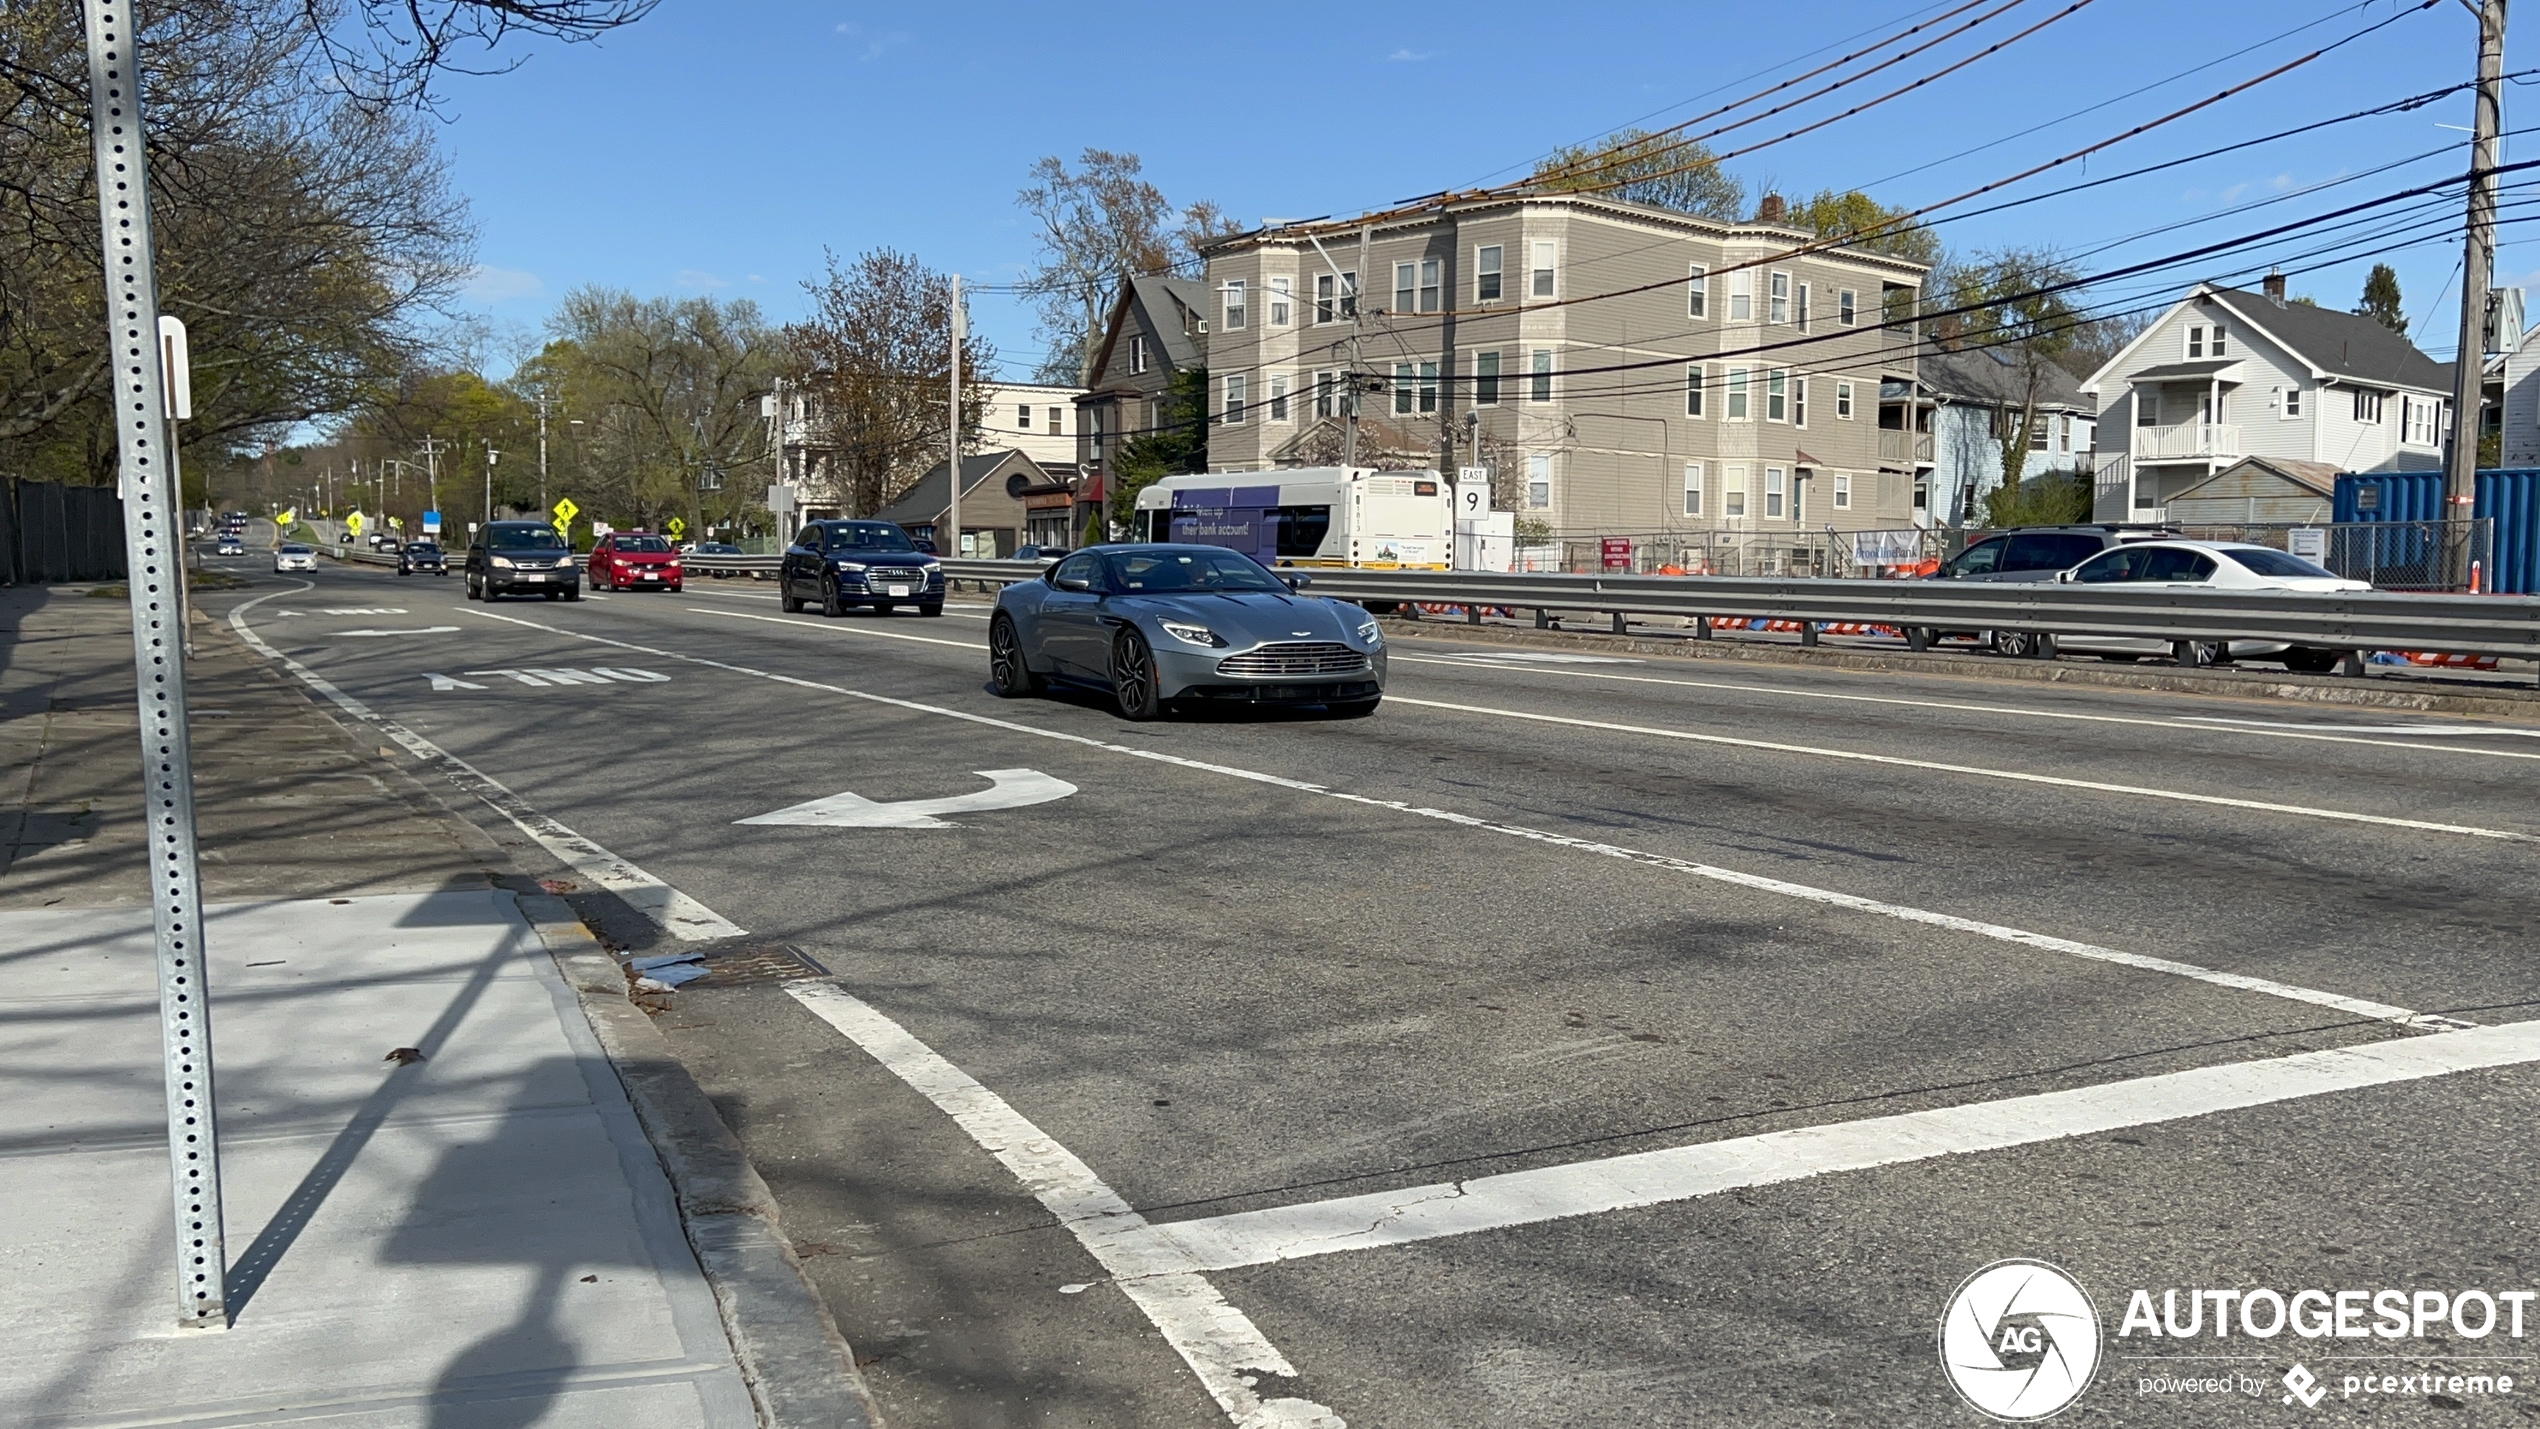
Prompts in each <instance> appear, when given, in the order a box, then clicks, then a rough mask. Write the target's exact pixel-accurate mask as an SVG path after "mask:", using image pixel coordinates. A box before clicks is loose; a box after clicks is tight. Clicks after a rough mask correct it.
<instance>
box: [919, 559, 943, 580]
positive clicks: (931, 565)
mask: <svg viewBox="0 0 2540 1429" xmlns="http://www.w3.org/2000/svg"><path fill="white" fill-rule="evenodd" d="M943 568H944V565H943V562H941V561H928V562H927V563H926V564H925V565H923V566H921V567H919V569H921V570H923V571H925V572H926V574H928V575H930V576H931V575H933V574H935V573H936V572H937V571H940V570H942V569H943Z"/></svg>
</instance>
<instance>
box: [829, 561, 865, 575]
mask: <svg viewBox="0 0 2540 1429" xmlns="http://www.w3.org/2000/svg"><path fill="white" fill-rule="evenodd" d="M830 564H831V565H834V566H836V567H837V568H838V569H839V570H841V571H843V572H846V573H848V574H850V575H852V574H856V573H859V572H861V571H863V569H864V562H862V561H832V562H830Z"/></svg>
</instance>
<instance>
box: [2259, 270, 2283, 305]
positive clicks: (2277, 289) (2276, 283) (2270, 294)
mask: <svg viewBox="0 0 2540 1429" xmlns="http://www.w3.org/2000/svg"><path fill="white" fill-rule="evenodd" d="M2264 287H2265V288H2266V293H2267V301H2268V302H2270V303H2273V304H2275V305H2276V306H2277V307H2279V308H2280V307H2283V306H2284V275H2283V274H2282V273H2269V274H2268V275H2267V281H2266V283H2265V284H2264Z"/></svg>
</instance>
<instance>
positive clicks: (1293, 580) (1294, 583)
mask: <svg viewBox="0 0 2540 1429" xmlns="http://www.w3.org/2000/svg"><path fill="white" fill-rule="evenodd" d="M1279 579H1281V580H1283V581H1286V582H1287V583H1288V589H1290V590H1303V589H1305V588H1306V587H1307V586H1310V585H1312V584H1314V577H1312V576H1309V575H1307V574H1306V573H1305V572H1303V571H1281V572H1280V573H1279Z"/></svg>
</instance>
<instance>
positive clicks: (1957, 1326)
mask: <svg viewBox="0 0 2540 1429" xmlns="http://www.w3.org/2000/svg"><path fill="white" fill-rule="evenodd" d="M1940 1364H1941V1368H1942V1369H1943V1370H1945V1371H1947V1373H1948V1375H1949V1383H1950V1385H1951V1386H1952V1387H1954V1388H1955V1389H1956V1390H1957V1391H1958V1395H1959V1397H1960V1398H1962V1399H1964V1400H1966V1401H1967V1403H1968V1404H1969V1405H1971V1406H1973V1407H1974V1408H1975V1410H1976V1411H1977V1412H1978V1413H1980V1414H1984V1415H1987V1416H1990V1417H1991V1418H1995V1419H1999V1420H2003V1421H2005V1422H2006V1423H2013V1424H2023V1423H2029V1422H2032V1421H2035V1420H2039V1419H2046V1418H2049V1417H2052V1416H2053V1415H2055V1414H2058V1413H2061V1412H2062V1411H2063V1410H2064V1409H2066V1408H2067V1407H2069V1406H2070V1405H2071V1404H2072V1402H2073V1401H2074V1400H2076V1399H2079V1398H2081V1394H2082V1391H2083V1390H2086V1389H2088V1388H2089V1387H2090V1380H2091V1376H2093V1375H2095V1374H2097V1373H2098V1371H2099V1310H2098V1307H2097V1306H2095V1305H2093V1304H2092V1303H2091V1301H2090V1293H2089V1292H2088V1291H2086V1290H2084V1289H2082V1288H2081V1282H2079V1281H2077V1280H2075V1279H2073V1278H2072V1277H2071V1276H2069V1275H2066V1274H2065V1273H2064V1272H2063V1271H2061V1270H2059V1269H2057V1268H2056V1267H2054V1266H2052V1265H2048V1264H2047V1263H2046V1262H2044V1261H2042V1260H1997V1261H1995V1262H1994V1263H1993V1264H1991V1265H1988V1266H1986V1267H1985V1268H1984V1269H1982V1270H1979V1271H1977V1272H1976V1273H1975V1274H1973V1275H1970V1276H1968V1277H1967V1278H1966V1280H1965V1281H1964V1282H1962V1283H1961V1284H1960V1285H1959V1286H1958V1293H1957V1294H1955V1295H1952V1296H1950V1297H1949V1307H1948V1309H1946V1310H1945V1311H1943V1312H1942V1313H1941V1317H1940Z"/></svg>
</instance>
